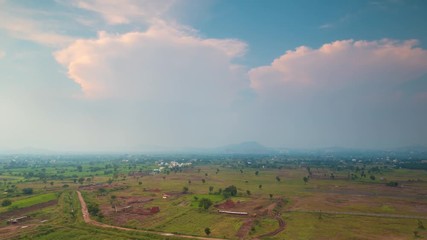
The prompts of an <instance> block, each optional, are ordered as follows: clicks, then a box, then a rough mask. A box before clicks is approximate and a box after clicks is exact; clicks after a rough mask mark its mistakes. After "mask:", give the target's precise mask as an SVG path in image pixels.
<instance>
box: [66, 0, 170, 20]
mask: <svg viewBox="0 0 427 240" xmlns="http://www.w3.org/2000/svg"><path fill="white" fill-rule="evenodd" d="M174 2H176V0H156V1H152V0H121V1H115V0H75V1H74V5H75V6H77V7H79V8H82V9H85V10H88V11H93V12H96V13H98V14H100V15H101V16H102V17H103V18H104V19H105V20H106V21H107V22H108V23H109V24H112V25H117V24H128V23H131V22H147V21H150V20H152V19H157V18H162V15H163V14H164V13H165V12H166V11H167V10H168V9H169V8H170V7H171V6H172V5H173V4H174Z"/></svg>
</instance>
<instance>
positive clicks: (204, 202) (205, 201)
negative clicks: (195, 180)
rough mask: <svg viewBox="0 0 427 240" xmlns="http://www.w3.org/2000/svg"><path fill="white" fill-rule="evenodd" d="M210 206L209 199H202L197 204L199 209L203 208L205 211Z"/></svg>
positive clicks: (210, 201)
mask: <svg viewBox="0 0 427 240" xmlns="http://www.w3.org/2000/svg"><path fill="white" fill-rule="evenodd" d="M211 206H212V200H210V199H209V198H202V199H200V202H199V208H203V209H205V210H207V209H209V208H210V207H211Z"/></svg>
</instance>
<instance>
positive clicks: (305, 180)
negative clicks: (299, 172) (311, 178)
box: [302, 176, 308, 184]
mask: <svg viewBox="0 0 427 240" xmlns="http://www.w3.org/2000/svg"><path fill="white" fill-rule="evenodd" d="M302 179H303V180H304V183H305V184H307V182H308V177H307V176H305V177H303V178H302Z"/></svg>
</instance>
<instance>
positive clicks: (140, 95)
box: [55, 22, 247, 103]
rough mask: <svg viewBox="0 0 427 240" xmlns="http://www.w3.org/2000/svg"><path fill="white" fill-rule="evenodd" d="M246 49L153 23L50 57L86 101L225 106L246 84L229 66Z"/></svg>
mask: <svg viewBox="0 0 427 240" xmlns="http://www.w3.org/2000/svg"><path fill="white" fill-rule="evenodd" d="M245 49H246V44H245V43H243V42H241V41H238V40H233V39H209V38H201V37H199V36H197V34H196V33H195V32H194V31H188V29H187V28H185V27H180V26H178V25H170V24H166V23H164V22H157V23H156V24H155V25H152V26H151V27H150V28H149V29H147V30H146V31H145V32H130V33H125V34H108V33H105V32H100V33H99V36H98V38H96V39H80V40H77V41H75V42H74V43H73V44H71V45H70V46H68V47H67V48H65V49H62V50H60V51H58V52H56V53H55V58H56V60H57V61H58V62H59V63H61V64H62V65H64V66H65V67H66V68H67V70H68V75H69V77H70V78H71V79H73V80H74V81H75V82H76V83H78V84H79V85H80V86H81V88H82V90H83V93H84V95H85V96H86V97H89V98H124V99H129V98H131V99H143V100H154V99H155V100H156V101H160V102H174V101H184V102H211V103H212V102H224V101H230V99H231V98H233V96H234V94H235V93H236V91H239V90H240V89H241V88H242V86H244V85H245V84H247V83H246V82H245V81H244V79H243V78H242V77H241V75H243V74H242V72H241V68H239V67H238V66H236V65H234V64H233V63H232V61H233V59H234V58H236V57H238V56H240V55H242V54H243V53H244V51H245Z"/></svg>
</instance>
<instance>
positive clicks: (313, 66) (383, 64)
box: [249, 39, 427, 98]
mask: <svg viewBox="0 0 427 240" xmlns="http://www.w3.org/2000/svg"><path fill="white" fill-rule="evenodd" d="M426 73H427V51H426V50H424V49H421V48H419V47H417V41H415V40H409V41H404V42H399V41H393V40H388V39H384V40H379V41H354V40H344V41H335V42H332V43H328V44H324V45H323V46H321V47H320V48H318V49H311V48H309V47H306V46H301V47H298V48H296V49H295V50H293V51H287V52H286V53H285V54H284V55H282V56H280V57H279V58H277V59H275V60H274V61H273V62H272V63H271V65H269V66H262V67H258V68H255V69H252V70H251V71H250V72H249V77H250V80H251V87H252V88H253V89H255V91H256V92H257V93H258V94H259V95H260V96H275V97H277V98H281V97H287V96H289V95H292V94H295V95H301V94H311V93H315V92H328V93H331V92H334V91H345V90H352V89H353V90H356V89H359V90H360V89H362V88H364V87H365V88H370V89H371V90H373V89H376V90H378V91H377V92H382V91H381V88H383V87H384V88H387V89H389V88H390V89H391V88H393V87H396V86H398V85H399V84H402V83H404V82H407V81H410V80H413V79H416V78H419V77H420V76H422V75H423V74H426Z"/></svg>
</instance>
